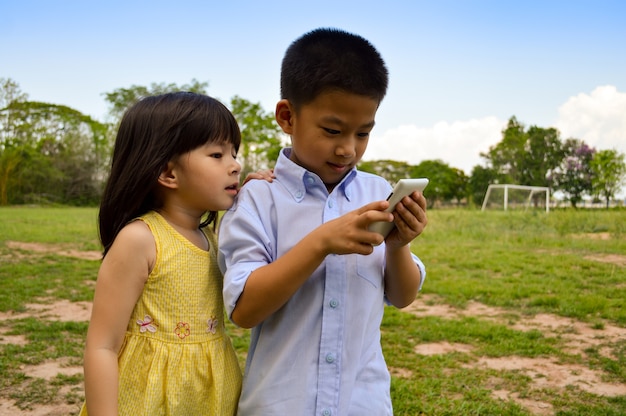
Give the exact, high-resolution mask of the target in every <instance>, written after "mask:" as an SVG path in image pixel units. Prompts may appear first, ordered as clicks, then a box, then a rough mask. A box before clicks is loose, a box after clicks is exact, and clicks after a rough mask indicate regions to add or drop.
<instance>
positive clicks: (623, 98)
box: [554, 85, 626, 153]
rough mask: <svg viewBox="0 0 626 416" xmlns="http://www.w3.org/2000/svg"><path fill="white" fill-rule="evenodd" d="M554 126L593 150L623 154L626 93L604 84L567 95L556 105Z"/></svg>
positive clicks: (624, 147) (625, 142)
mask: <svg viewBox="0 0 626 416" xmlns="http://www.w3.org/2000/svg"><path fill="white" fill-rule="evenodd" d="M554 127H556V128H558V129H559V130H560V131H561V137H562V138H563V139H567V138H569V137H574V138H577V139H582V140H584V141H585V143H587V144H588V145H590V146H591V147H595V148H596V150H608V149H615V150H617V151H618V152H621V153H626V93H623V92H619V91H617V88H615V87H614V86H612V85H605V86H600V87H597V88H596V89H594V90H593V91H592V92H591V94H585V93H581V94H578V95H576V96H574V97H570V98H569V99H568V100H567V101H566V102H565V104H563V105H562V106H561V107H559V118H558V120H557V121H556V123H555V125H554Z"/></svg>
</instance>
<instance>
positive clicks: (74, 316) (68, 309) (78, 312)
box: [0, 299, 92, 322]
mask: <svg viewBox="0 0 626 416" xmlns="http://www.w3.org/2000/svg"><path fill="white" fill-rule="evenodd" d="M41 301H42V302H49V300H47V299H41ZM24 306H25V307H26V312H19V313H18V312H13V311H9V312H0V321H2V320H6V319H24V318H29V317H35V318H37V319H46V320H49V321H61V322H86V321H89V318H90V317H91V307H92V303H91V302H70V301H69V300H66V299H61V300H57V301H54V302H51V303H28V304H26V305H24Z"/></svg>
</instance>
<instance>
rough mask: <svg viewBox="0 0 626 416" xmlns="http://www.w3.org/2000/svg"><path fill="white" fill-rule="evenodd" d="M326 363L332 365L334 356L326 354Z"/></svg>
mask: <svg viewBox="0 0 626 416" xmlns="http://www.w3.org/2000/svg"><path fill="white" fill-rule="evenodd" d="M326 362H327V363H328V364H332V363H334V362H335V356H334V355H332V354H326Z"/></svg>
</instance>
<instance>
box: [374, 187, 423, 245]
mask: <svg viewBox="0 0 626 416" xmlns="http://www.w3.org/2000/svg"><path fill="white" fill-rule="evenodd" d="M426 185H428V179H426V178H416V179H400V180H399V181H398V183H397V184H396V186H395V187H394V188H393V191H391V193H390V194H389V196H388V197H387V201H389V208H387V209H386V210H385V212H393V210H394V209H395V208H396V205H397V204H398V202H400V200H402V198H404V197H405V196H407V195H411V194H412V193H413V191H420V192H422V191H423V190H424V188H426ZM393 227H395V224H394V222H393V221H392V222H382V221H381V222H375V223H372V224H371V225H370V227H369V230H370V231H375V232H377V233H380V234H382V235H383V237H385V238H387V235H388V234H389V233H390V232H391V230H393Z"/></svg>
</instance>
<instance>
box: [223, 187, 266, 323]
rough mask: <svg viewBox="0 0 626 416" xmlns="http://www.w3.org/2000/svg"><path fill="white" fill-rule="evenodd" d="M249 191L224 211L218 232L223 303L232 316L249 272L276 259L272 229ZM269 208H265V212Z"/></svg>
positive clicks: (243, 193) (241, 193)
mask: <svg viewBox="0 0 626 416" xmlns="http://www.w3.org/2000/svg"><path fill="white" fill-rule="evenodd" d="M259 182H261V181H259ZM250 185H251V184H247V185H246V187H248V188H251V186H250ZM246 191H249V189H246V188H244V189H242V191H241V192H240V195H238V199H237V201H236V203H235V205H233V207H232V208H231V209H230V210H228V211H226V213H224V215H223V217H222V219H221V221H220V226H219V233H218V241H219V244H218V247H219V254H218V264H219V267H220V270H221V271H222V273H223V274H224V288H223V296H224V306H225V308H226V313H227V314H228V317H229V318H230V317H231V316H232V313H233V310H234V309H235V306H236V304H237V300H238V299H239V296H241V293H242V292H243V288H244V286H245V284H246V281H247V280H248V277H249V276H250V274H251V273H252V272H253V271H254V270H256V269H257V268H259V267H262V266H265V265H267V264H269V263H270V262H271V261H272V259H273V254H272V249H271V239H270V234H271V229H270V230H269V233H268V232H266V229H265V227H264V226H263V218H262V217H261V212H259V210H258V209H257V208H256V207H255V205H254V204H253V203H251V202H252V201H251V199H250V198H249V197H248V196H247V195H249V192H246ZM269 209H270V207H268V206H265V207H264V211H267V210H269Z"/></svg>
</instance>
